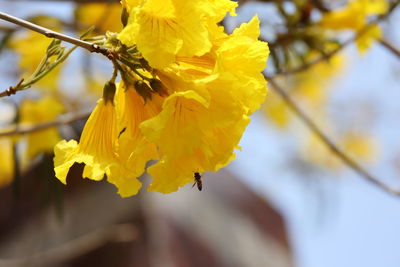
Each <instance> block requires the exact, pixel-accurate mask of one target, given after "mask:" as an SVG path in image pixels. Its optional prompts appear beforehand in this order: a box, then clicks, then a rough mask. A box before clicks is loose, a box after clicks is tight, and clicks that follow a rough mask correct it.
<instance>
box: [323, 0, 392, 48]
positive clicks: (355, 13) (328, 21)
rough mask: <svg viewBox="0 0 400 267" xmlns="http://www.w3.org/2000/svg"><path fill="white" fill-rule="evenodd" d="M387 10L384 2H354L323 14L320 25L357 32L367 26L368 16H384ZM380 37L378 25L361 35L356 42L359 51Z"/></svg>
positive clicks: (377, 0) (383, 0) (359, 0)
mask: <svg viewBox="0 0 400 267" xmlns="http://www.w3.org/2000/svg"><path fill="white" fill-rule="evenodd" d="M387 10H388V2H387V1H385V0H354V1H351V2H349V3H348V5H347V6H345V7H344V8H341V9H339V10H335V11H332V12H327V13H325V14H324V17H323V18H322V20H321V25H322V26H323V27H325V28H329V29H333V30H354V31H356V32H359V31H360V30H362V29H363V27H365V26H366V25H367V22H368V17H369V16H371V15H380V14H384V13H385V12H387ZM381 35H382V33H381V29H380V27H379V26H378V25H375V26H373V27H371V28H370V29H368V30H367V31H366V32H364V33H362V34H361V36H360V37H359V38H358V39H357V40H356V42H357V47H358V48H359V51H360V52H361V53H363V52H365V51H366V50H367V49H368V48H369V47H370V46H371V45H372V43H373V41H374V40H377V39H379V38H380V37H381Z"/></svg>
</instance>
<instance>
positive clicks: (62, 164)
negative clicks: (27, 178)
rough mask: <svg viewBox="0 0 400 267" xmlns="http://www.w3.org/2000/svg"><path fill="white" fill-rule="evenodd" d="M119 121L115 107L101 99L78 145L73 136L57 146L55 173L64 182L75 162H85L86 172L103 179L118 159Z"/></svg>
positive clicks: (92, 177) (95, 177)
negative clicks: (72, 138)
mask: <svg viewBox="0 0 400 267" xmlns="http://www.w3.org/2000/svg"><path fill="white" fill-rule="evenodd" d="M116 140H117V121H116V111H115V107H114V105H113V104H112V103H110V102H107V103H106V102H105V101H104V100H103V99H100V100H99V101H98V103H97V106H96V108H95V109H94V110H93V112H92V114H91V115H90V117H89V119H88V121H87V122H86V125H85V127H84V129H83V132H82V136H81V139H80V141H79V145H77V144H76V141H74V140H71V141H69V142H68V143H67V142H65V141H61V142H60V143H59V144H57V146H56V148H55V151H54V153H55V159H54V163H55V172H56V177H57V178H58V179H59V180H60V181H62V182H63V183H65V182H66V181H65V179H66V175H67V173H68V170H69V168H70V167H71V166H72V165H73V163H74V162H77V163H84V164H86V166H85V169H84V173H83V176H84V177H86V178H89V179H92V180H96V181H98V180H101V179H102V178H103V176H104V174H105V173H106V171H107V170H108V169H109V167H110V165H111V164H114V163H115V162H117V161H118V159H117V154H116V151H117V148H116Z"/></svg>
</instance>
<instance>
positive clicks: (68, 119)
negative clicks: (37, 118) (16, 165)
mask: <svg viewBox="0 0 400 267" xmlns="http://www.w3.org/2000/svg"><path fill="white" fill-rule="evenodd" d="M89 115H90V112H82V113H67V114H64V115H62V116H61V117H60V118H58V119H57V120H54V121H49V122H43V123H39V124H35V125H32V126H20V125H17V126H15V127H14V128H13V129H12V130H9V131H4V132H0V137H4V136H10V135H17V134H27V133H32V132H37V131H41V130H45V129H48V128H51V127H56V126H61V125H66V124H69V123H72V122H75V121H79V120H84V119H87V118H88V117H89Z"/></svg>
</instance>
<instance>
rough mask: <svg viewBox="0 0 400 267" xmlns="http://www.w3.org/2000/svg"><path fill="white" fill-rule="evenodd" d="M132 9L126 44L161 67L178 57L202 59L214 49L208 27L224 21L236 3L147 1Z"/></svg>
mask: <svg viewBox="0 0 400 267" xmlns="http://www.w3.org/2000/svg"><path fill="white" fill-rule="evenodd" d="M134 4H135V5H134V6H131V5H128V6H130V7H129V9H130V10H131V11H130V16H129V22H128V25H127V27H125V28H124V30H123V31H122V32H121V33H120V34H119V39H120V40H121V41H122V43H124V44H125V45H128V46H132V45H137V47H138V49H139V51H140V52H141V53H142V55H143V57H144V58H145V59H146V60H147V61H148V62H149V64H150V66H152V67H155V68H162V67H165V66H167V65H168V64H170V63H172V62H174V61H175V56H186V57H191V56H201V55H204V54H205V53H207V52H208V51H209V50H210V48H211V41H210V34H209V31H208V28H207V26H208V24H209V22H210V20H211V19H210V18H212V19H213V22H214V24H215V23H216V22H218V21H219V20H221V19H222V18H223V17H224V16H225V14H226V12H227V11H230V10H232V9H233V8H234V7H235V5H236V4H235V3H233V2H231V1H226V0H214V1H210V0H201V1H185V0H146V1H141V2H140V3H139V2H135V3H134Z"/></svg>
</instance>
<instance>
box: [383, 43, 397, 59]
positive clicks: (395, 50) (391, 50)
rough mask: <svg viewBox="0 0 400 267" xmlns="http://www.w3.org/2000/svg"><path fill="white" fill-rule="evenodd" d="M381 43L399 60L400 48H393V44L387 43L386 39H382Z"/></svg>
mask: <svg viewBox="0 0 400 267" xmlns="http://www.w3.org/2000/svg"><path fill="white" fill-rule="evenodd" d="M379 43H380V44H381V45H382V46H383V47H385V48H386V49H388V50H389V51H390V52H392V53H393V54H394V55H395V56H397V57H398V58H400V50H399V49H398V48H396V47H395V46H393V45H392V44H391V43H389V42H388V41H386V40H385V39H381V40H379Z"/></svg>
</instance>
